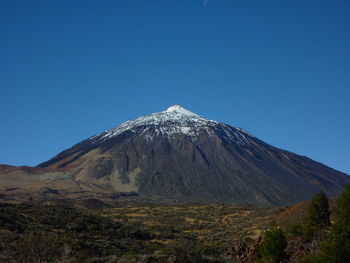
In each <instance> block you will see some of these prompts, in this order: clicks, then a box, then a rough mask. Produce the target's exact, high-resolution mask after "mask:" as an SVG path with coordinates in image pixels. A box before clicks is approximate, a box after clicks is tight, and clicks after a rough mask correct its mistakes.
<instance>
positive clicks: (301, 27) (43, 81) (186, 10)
mask: <svg viewBox="0 0 350 263" xmlns="http://www.w3.org/2000/svg"><path fill="white" fill-rule="evenodd" d="M0 91H1V93H0V94H1V97H0V98H1V103H0V123H1V128H0V163H6V164H12V165H37V164H38V163H40V162H42V161H46V160H48V159H49V158H51V157H53V156H54V155H55V154H57V153H58V152H60V151H62V150H64V149H66V148H68V147H70V146H71V145H73V144H75V143H77V142H79V141H81V140H83V139H85V138H87V137H89V136H91V135H93V134H96V133H99V132H102V131H103V130H106V129H109V128H112V127H115V126H117V125H119V124H121V123H122V122H124V121H126V120H128V119H133V118H135V117H138V116H139V115H142V114H147V113H152V112H157V111H162V110H164V109H165V108H167V107H168V106H170V105H172V104H181V105H183V106H184V107H186V108H188V109H189V110H191V111H193V112H196V113H198V114H200V115H202V116H205V117H207V118H210V119H215V120H218V121H222V122H225V123H228V124H231V125H233V126H238V127H242V128H244V129H246V130H247V131H249V132H251V133H252V134H254V135H255V136H257V137H258V138H260V139H262V140H264V141H266V142H268V143H270V144H272V145H274V146H277V147H280V148H283V149H286V150H290V151H293V152H296V153H298V154H301V155H306V156H308V157H310V158H312V159H314V160H317V161H320V162H323V163H325V164H327V165H329V166H331V167H333V168H336V169H338V170H341V171H343V172H346V173H348V174H350V1H349V0H329V1H324V0H313V1H311V0H284V1H281V0H274V1H272V0H263V1H262V0H209V1H208V2H207V3H206V4H204V2H203V1H201V0H172V1H168V0H158V1H153V0H143V1H141V0H140V1H136V0H123V1H122V0H110V1H105V0H102V1H97V0H95V1H88V0H81V1H78V0H60V1H47V0H43V1H36V0H31V1H27V0H23V1H18V0H2V1H0Z"/></svg>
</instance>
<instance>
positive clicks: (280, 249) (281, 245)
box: [257, 226, 287, 263]
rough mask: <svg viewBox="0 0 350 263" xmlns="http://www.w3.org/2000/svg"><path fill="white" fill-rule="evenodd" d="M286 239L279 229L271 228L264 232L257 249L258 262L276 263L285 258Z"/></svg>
mask: <svg viewBox="0 0 350 263" xmlns="http://www.w3.org/2000/svg"><path fill="white" fill-rule="evenodd" d="M286 246H287V242H286V238H285V236H284V234H283V232H282V230H281V229H279V228H277V227H276V226H273V227H272V228H271V229H269V230H268V231H266V232H265V235H264V238H263V240H262V242H261V243H260V244H259V246H258V247H257V252H258V261H259V262H261V263H278V262H280V261H282V260H285V259H286V258H287V254H286V252H285V248H286Z"/></svg>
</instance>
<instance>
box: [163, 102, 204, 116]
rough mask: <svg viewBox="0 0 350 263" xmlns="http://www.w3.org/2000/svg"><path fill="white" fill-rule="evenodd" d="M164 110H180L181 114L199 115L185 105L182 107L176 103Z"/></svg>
mask: <svg viewBox="0 0 350 263" xmlns="http://www.w3.org/2000/svg"><path fill="white" fill-rule="evenodd" d="M164 112H178V113H181V114H184V115H187V116H198V115H197V114H195V113H193V112H191V111H189V110H187V109H185V108H184V107H182V106H181V105H179V104H175V105H173V106H170V107H169V108H167V109H166V110H165V111H164ZM198 117H199V116H198Z"/></svg>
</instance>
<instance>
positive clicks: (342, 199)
mask: <svg viewBox="0 0 350 263" xmlns="http://www.w3.org/2000/svg"><path fill="white" fill-rule="evenodd" d="M349 204H350V187H349V186H345V188H344V191H343V193H342V194H341V195H340V196H339V197H338V198H337V205H336V217H335V223H334V225H333V226H332V229H331V232H330V233H329V235H328V236H327V237H326V239H325V241H324V242H322V243H321V251H320V255H321V257H322V259H324V261H325V262H328V263H343V262H350V206H349Z"/></svg>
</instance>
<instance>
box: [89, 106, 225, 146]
mask: <svg viewBox="0 0 350 263" xmlns="http://www.w3.org/2000/svg"><path fill="white" fill-rule="evenodd" d="M218 124H219V122H217V121H213V120H208V119H206V118H204V117H201V116H199V115H198V114H195V113H193V112H191V111H189V110H187V109H185V108H183V107H182V106H180V105H178V104H175V105H173V106H170V107H169V108H167V109H166V110H164V111H161V112H156V113H152V114H148V115H144V116H141V117H139V118H136V119H134V120H129V121H127V122H124V123H123V124H121V125H120V126H117V127H116V128H113V129H110V130H107V131H105V132H103V133H100V134H97V135H95V136H93V137H91V138H90V140H94V141H95V140H99V141H101V140H102V141H105V140H107V139H110V138H112V137H115V136H117V135H120V134H122V133H123V132H126V131H130V132H132V133H140V132H141V133H145V132H146V131H149V130H152V134H162V135H166V136H170V135H172V134H174V133H182V134H185V135H187V136H192V137H193V136H195V135H197V134H198V132H199V131H201V130H203V129H204V130H205V131H206V132H207V133H210V132H212V129H210V128H212V127H214V126H216V125H218ZM147 138H149V137H147Z"/></svg>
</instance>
